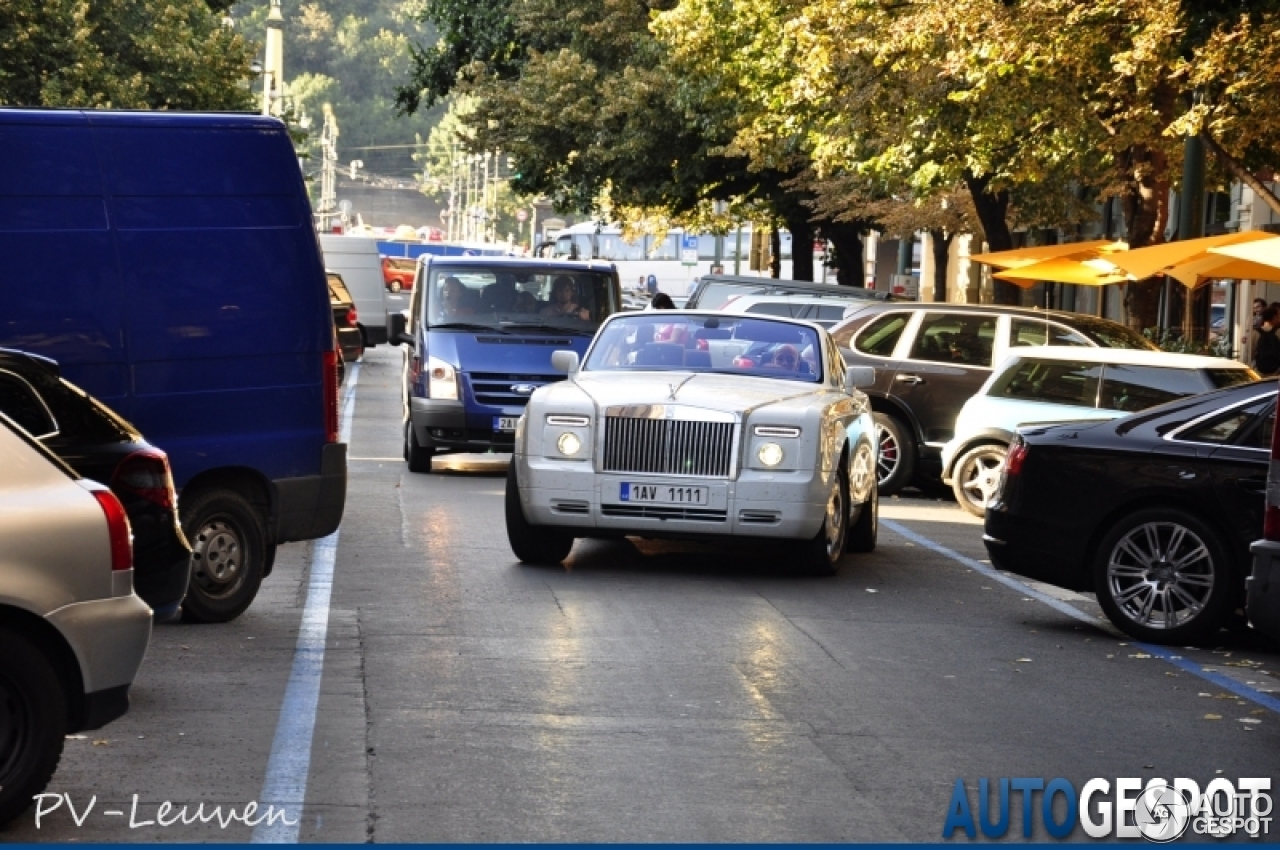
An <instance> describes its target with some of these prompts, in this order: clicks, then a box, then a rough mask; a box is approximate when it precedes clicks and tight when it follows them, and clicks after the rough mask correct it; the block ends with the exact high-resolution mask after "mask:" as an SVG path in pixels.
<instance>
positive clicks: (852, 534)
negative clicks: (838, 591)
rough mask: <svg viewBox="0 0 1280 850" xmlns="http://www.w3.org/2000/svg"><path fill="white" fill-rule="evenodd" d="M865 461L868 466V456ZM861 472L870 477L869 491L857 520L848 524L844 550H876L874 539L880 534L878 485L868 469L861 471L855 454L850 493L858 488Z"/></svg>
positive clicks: (855, 491) (863, 551)
mask: <svg viewBox="0 0 1280 850" xmlns="http://www.w3.org/2000/svg"><path fill="white" fill-rule="evenodd" d="M868 454H869V453H868ZM865 462H866V463H867V465H868V466H869V465H870V457H867V458H866V459H865ZM862 474H865V475H866V477H867V478H870V479H871V491H870V492H869V493H868V494H867V498H866V500H865V501H863V503H862V511H861V512H860V513H859V514H858V521H857V522H855V523H853V525H851V526H849V533H848V534H847V535H846V536H845V539H844V550H845V551H846V552H862V553H865V552H874V551H875V550H876V539H877V538H878V537H879V534H880V485H879V483H877V482H876V480H875V476H873V475H872V474H871V472H870V469H868V470H867V471H866V472H865V473H863V472H862V471H861V468H860V465H859V458H858V456H857V455H855V456H854V463H853V481H854V483H853V485H852V486H851V487H850V488H849V492H850V493H855V494H856V493H857V491H858V490H859V486H858V483H857V482H858V477H859V476H860V475H862ZM851 498H853V497H851Z"/></svg>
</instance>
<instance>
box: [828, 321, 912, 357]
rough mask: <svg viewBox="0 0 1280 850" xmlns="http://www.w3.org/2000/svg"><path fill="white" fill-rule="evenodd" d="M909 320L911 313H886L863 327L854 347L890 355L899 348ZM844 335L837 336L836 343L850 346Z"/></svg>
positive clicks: (862, 350) (876, 354) (877, 354)
mask: <svg viewBox="0 0 1280 850" xmlns="http://www.w3.org/2000/svg"><path fill="white" fill-rule="evenodd" d="M909 321H911V314H910V313H885V314H884V315H883V316H881V317H880V318H878V319H874V320H873V321H871V322H870V323H869V324H868V325H867V326H866V327H865V328H863V329H862V333H860V334H858V338H857V339H856V340H855V341H854V343H853V347H854V348H856V349H857V350H858V351H861V352H862V353H863V354H874V355H875V356H877V357H890V356H892V354H893V350H894V349H895V348H897V346H898V340H899V339H900V338H901V337H902V331H903V330H904V329H906V327H907V322H909ZM842 336H844V335H843V334H840V335H838V336H836V343H837V344H841V345H845V346H846V347H848V338H847V337H846V338H844V339H841V337H842Z"/></svg>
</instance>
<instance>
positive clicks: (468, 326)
mask: <svg viewBox="0 0 1280 850" xmlns="http://www.w3.org/2000/svg"><path fill="white" fill-rule="evenodd" d="M431 330H433V331H438V330H450V331H483V332H485V333H495V334H505V333H507V332H506V331H504V330H503V329H502V328H499V327H496V326H494V325H482V324H480V323H478V322H438V323H436V324H434V325H432V326H431Z"/></svg>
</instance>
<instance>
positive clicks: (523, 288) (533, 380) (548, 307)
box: [387, 255, 622, 472]
mask: <svg viewBox="0 0 1280 850" xmlns="http://www.w3.org/2000/svg"><path fill="white" fill-rule="evenodd" d="M621 302H622V293H621V287H620V286H619V283H618V273H617V271H616V270H615V269H614V267H613V266H612V265H611V264H607V263H576V262H556V261H550V260H527V259H519V258H509V257H435V256H431V255H426V256H423V257H421V258H420V259H419V267H418V276H417V278H416V280H415V282H414V285H413V298H412V299H411V300H410V302H409V311H408V314H409V315H408V321H407V322H406V317H405V316H404V315H403V314H397V313H393V314H391V315H390V316H389V317H388V323H387V329H388V337H389V340H388V341H389V342H391V344H392V345H400V344H401V343H403V344H405V345H407V346H408V347H409V351H408V352H406V355H405V357H406V368H405V370H404V386H403V398H404V425H405V428H404V458H405V460H406V461H408V463H409V469H410V471H412V472H430V471H431V458H432V456H433V455H434V454H435V453H436V452H438V451H466V452H484V451H491V450H493V451H508V452H509V451H511V450H512V447H513V446H514V444H515V431H516V420H518V419H519V418H520V414H522V413H523V412H524V407H525V405H526V404H527V403H528V401H529V396H530V395H531V394H532V393H533V391H534V390H536V389H537V388H538V387H540V386H542V385H543V384H549V383H551V382H553V381H559V380H562V379H563V378H564V374H563V373H562V372H557V371H556V370H555V369H553V368H551V352H553V351H556V350H557V349H570V348H571V349H573V350H574V351H577V352H578V354H579V356H581V355H582V354H584V353H585V352H586V350H587V346H588V345H589V344H590V342H591V338H592V337H593V336H594V335H595V332H596V329H597V328H598V327H599V326H600V322H601V321H602V320H603V319H604V318H605V317H606V316H608V315H610V314H611V313H614V312H616V311H617V310H618V309H619V307H620V304H621Z"/></svg>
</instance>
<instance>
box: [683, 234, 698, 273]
mask: <svg viewBox="0 0 1280 850" xmlns="http://www.w3.org/2000/svg"><path fill="white" fill-rule="evenodd" d="M680 262H681V264H683V265H686V266H696V265H697V264H698V237H697V236H691V235H690V234H688V233H686V234H685V235H684V236H683V237H682V238H681V239H680Z"/></svg>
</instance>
